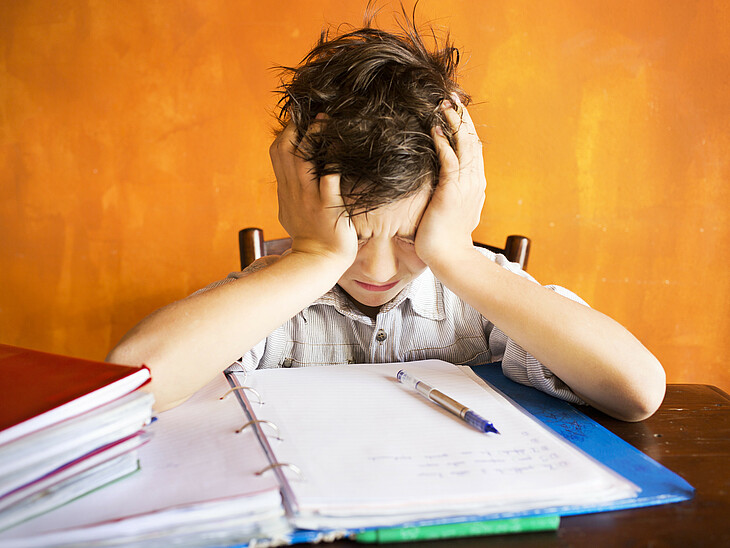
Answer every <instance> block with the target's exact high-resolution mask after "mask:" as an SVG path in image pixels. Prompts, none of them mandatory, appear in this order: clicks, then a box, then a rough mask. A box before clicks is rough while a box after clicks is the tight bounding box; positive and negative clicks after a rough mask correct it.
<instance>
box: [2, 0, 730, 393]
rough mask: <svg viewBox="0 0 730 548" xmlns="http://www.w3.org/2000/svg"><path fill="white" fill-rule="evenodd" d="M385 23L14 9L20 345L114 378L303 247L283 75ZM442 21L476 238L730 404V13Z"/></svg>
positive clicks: (11, 306)
mask: <svg viewBox="0 0 730 548" xmlns="http://www.w3.org/2000/svg"><path fill="white" fill-rule="evenodd" d="M364 4H365V1H364V0H363V1H362V2H343V1H342V0H338V1H334V0H331V1H325V0H318V1H312V2H294V1H291V2H275V3H271V2H268V3H267V2H261V1H258V0H257V1H240V0H236V1H233V0H232V1H228V2H211V1H207V0H198V1H192V0H167V1H158V2H149V1H146V0H138V1H133V2H82V1H76V2H74V1H64V2H60V1H59V2H54V1H51V0H48V1H31V0H27V1H24V2H2V3H0V184H1V188H0V242H1V243H0V342H4V343H10V344H16V345H21V346H28V347H33V348H39V349H44V350H48V351H55V352H61V353H68V354H72V355H78V356H84V357H90V358H103V357H104V355H105V354H106V351H107V350H108V349H109V348H110V347H111V346H112V345H113V344H114V343H115V342H116V341H117V340H118V339H119V337H120V336H121V335H122V334H123V333H124V332H125V331H126V330H127V329H129V328H130V327H131V326H132V325H133V324H134V323H136V322H137V321H138V320H139V319H141V318H142V317H143V316H144V315H146V314H148V313H149V312H151V311H152V310H153V309H155V308H157V307H159V306H161V305H163V304H165V303H167V302H170V301H171V300H174V299H177V298H180V297H183V296H185V295H187V294H189V293H190V292H192V291H193V290H195V289H197V288H199V287H201V286H203V285H205V284H207V283H208V282H210V281H212V280H215V279H218V278H221V277H223V276H225V275H226V274H227V273H228V272H229V271H231V270H234V269H235V268H236V266H237V264H238V255H237V254H238V252H237V248H236V231H237V230H238V228H240V227H244V226H248V225H259V226H262V227H264V228H265V229H266V230H267V232H268V233H269V235H271V236H279V235H282V234H283V232H282V229H281V228H280V227H279V226H278V224H277V221H276V205H275V188H274V185H273V184H272V181H273V174H272V171H271V168H270V166H269V161H268V153H267V148H268V145H269V141H270V138H271V137H270V128H271V125H272V119H271V111H272V108H273V105H274V96H273V95H272V94H271V92H270V90H272V89H273V88H274V87H275V85H276V77H275V73H274V72H272V71H271V70H270V69H269V68H270V67H271V66H272V65H273V64H275V63H282V64H292V63H296V62H297V61H298V60H299V59H300V58H301V56H302V55H303V54H304V53H306V51H307V50H308V48H309V47H310V46H311V45H312V43H313V41H314V39H315V38H316V36H317V35H318V33H319V30H320V28H321V26H322V24H323V23H324V22H330V23H338V22H341V21H343V20H346V21H350V22H353V23H358V22H359V21H361V14H362V10H363V6H364ZM381 4H382V2H381ZM419 13H420V16H421V18H422V19H435V20H436V22H437V23H438V24H442V25H449V26H450V27H451V30H452V33H453V35H454V37H455V38H456V41H457V45H459V46H460V47H461V48H462V49H463V54H464V55H463V57H462V58H463V60H464V61H465V62H464V65H463V79H462V82H463V84H464V86H465V87H466V89H468V90H469V91H470V92H471V93H472V95H473V96H474V98H475V100H476V102H477V104H475V105H474V107H473V108H472V109H471V111H472V115H473V116H474V117H475V118H477V120H478V122H479V123H480V124H481V128H480V131H481V134H482V138H483V140H484V141H485V142H486V143H487V147H486V161H487V175H488V181H489V189H488V198H487V205H486V207H485V210H484V214H483V218H482V224H481V226H480V227H479V229H478V230H477V232H476V234H475V236H476V237H477V238H479V239H482V240H487V241H502V240H503V238H504V237H505V236H506V235H507V234H509V233H525V234H528V235H530V236H531V237H532V238H533V240H534V251H533V255H532V257H531V260H530V265H529V266H530V268H529V269H530V271H531V272H532V273H533V274H534V275H535V276H536V277H537V278H538V279H539V280H541V281H542V282H544V283H559V284H561V285H564V286H566V287H569V288H571V289H573V290H575V291H576V292H577V293H578V294H580V295H582V296H583V297H584V298H585V299H586V300H588V301H589V302H590V303H591V304H592V305H593V306H594V307H596V308H598V309H599V310H602V311H604V312H606V313H608V314H609V315H611V316H613V317H615V318H616V319H618V320H619V321H620V322H622V323H623V324H625V325H626V326H627V327H629V329H630V330H631V331H632V332H634V333H635V334H636V335H637V336H638V337H639V338H640V339H641V340H642V341H644V342H645V344H646V345H647V346H648V347H649V348H650V349H651V350H652V351H653V352H654V353H655V354H656V355H657V356H658V357H659V358H660V359H661V360H662V361H663V363H664V364H665V367H666V368H667V370H668V375H669V380H670V381H674V382H684V381H690V382H707V383H713V384H717V385H720V386H722V387H724V388H725V389H726V390H728V389H730V373H728V368H727V367H726V365H725V361H724V360H725V357H726V356H730V321H729V319H728V318H729V317H730V314H728V310H729V309H730V299H729V295H730V287H729V286H730V277H729V276H728V274H727V267H728V263H729V261H728V259H730V241H729V240H730V227H729V224H730V213H729V212H730V207H729V206H730V199H729V197H728V193H729V191H728V182H729V179H730V174H729V171H730V170H729V164H730V160H728V158H729V157H730V136H729V135H728V128H730V107H729V106H728V97H730V89H729V84H728V83H729V82H730V28H728V26H729V23H728V21H729V20H730V9H729V8H728V3H727V2H721V1H716V2H712V1H710V0H707V1H705V0H702V1H695V2H692V1H683V2H665V1H663V0H643V1H642V0H638V1H637V0H622V1H617V2H607V1H602V2H598V1H593V2H586V1H584V0H565V1H547V2H532V1H524V2H517V1H515V2H507V1H490V2H471V1H468V2H467V1H463V2H460V1H446V0H439V1H436V0H423V1H422V2H421V3H420V6H419ZM389 14H390V8H388V7H386V9H385V10H384V17H383V18H382V19H383V21H384V22H388V23H389V22H390V20H391V19H390V15H389Z"/></svg>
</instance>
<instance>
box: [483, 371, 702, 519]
mask: <svg viewBox="0 0 730 548" xmlns="http://www.w3.org/2000/svg"><path fill="white" fill-rule="evenodd" d="M472 369H473V370H474V372H475V373H476V374H477V375H479V377H481V378H482V379H484V380H485V381H487V382H488V383H489V384H491V385H492V386H493V387H495V388H496V389H497V390H499V391H501V392H502V393H503V394H504V395H506V396H507V397H509V398H511V399H512V400H513V401H514V402H515V403H517V404H518V405H520V406H521V407H522V408H523V409H525V410H526V411H527V412H529V413H530V414H532V415H533V416H534V417H535V418H537V419H539V420H540V421H541V422H542V423H543V424H545V425H546V426H548V427H549V428H551V429H552V430H554V431H555V432H557V433H558V434H560V435H561V436H562V437H564V438H565V439H567V440H568V441H570V442H571V443H573V445H575V446H577V447H579V448H580V449H581V450H582V451H584V452H585V453H587V454H589V455H590V456H592V457H593V458H594V459H596V460H598V461H600V462H602V463H603V464H604V465H606V466H608V467H609V468H611V469H612V470H614V471H615V472H617V473H618V474H620V475H622V476H623V477H625V478H626V479H628V480H629V481H631V482H633V483H634V484H635V485H637V486H638V487H640V488H641V492H640V493H639V494H638V496H636V497H633V498H630V499H624V500H618V501H614V502H611V504H610V505H607V506H599V507H591V508H585V507H570V506H566V507H561V508H558V509H557V512H556V513H558V514H560V515H563V516H569V515H574V514H586V513H591V512H602V511H606V510H620V509H624V508H639V507H643V506H655V505H658V504H667V503H670V502H679V501H682V500H687V499H691V498H692V497H693V495H694V488H693V487H692V486H691V485H690V484H689V483H687V482H686V481H685V480H684V479H683V478H681V477H680V476H678V475H677V474H675V473H674V472H672V471H671V470H668V469H667V468H665V467H664V466H662V465H661V464H659V463H658V462H656V461H655V460H653V459H651V458H650V457H648V456H647V455H645V454H644V453H642V452H641V451H639V450H638V449H636V448H635V447H634V446H633V445H631V444H629V443H627V442H625V441H624V440H622V439H621V438H619V437H618V436H617V435H616V434H614V433H612V432H610V431H609V430H607V429H605V428H604V427H603V426H601V425H600V424H598V423H597V422H596V421H594V420H593V419H591V418H590V417H587V416H586V415H584V414H583V413H581V412H580V411H579V410H578V409H576V408H575V407H573V406H572V405H570V404H569V403H567V402H564V401H562V400H559V399H557V398H553V397H552V396H548V395H547V394H545V393H543V392H540V391H539V390H535V389H534V388H531V387H529V386H523V385H521V384H519V383H516V382H514V381H511V380H510V379H508V378H507V377H505V376H504V374H503V373H502V367H501V364H499V363H495V364H488V365H479V366H476V367H473V368H472Z"/></svg>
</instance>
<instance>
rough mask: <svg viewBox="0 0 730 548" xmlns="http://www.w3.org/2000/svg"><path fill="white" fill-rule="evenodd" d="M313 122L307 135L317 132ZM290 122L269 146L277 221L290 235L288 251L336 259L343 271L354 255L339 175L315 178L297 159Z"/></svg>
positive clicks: (353, 235) (354, 240)
mask: <svg viewBox="0 0 730 548" xmlns="http://www.w3.org/2000/svg"><path fill="white" fill-rule="evenodd" d="M317 125H318V122H317V121H315V122H314V123H313V124H312V125H311V126H310V127H309V129H308V130H307V134H306V135H305V136H304V139H306V138H307V135H310V134H311V133H312V132H316V131H317ZM295 138H296V128H295V127H294V124H293V123H290V124H289V125H288V126H287V127H286V128H285V129H284V131H282V132H281V133H280V134H279V136H278V137H277V138H276V139H275V140H274V142H273V143H272V144H271V147H270V148H269V155H270V156H271V163H272V165H273V167H274V174H275V175H276V182H277V196H278V199H279V222H280V223H281V225H282V226H283V227H284V229H285V230H286V231H287V233H288V234H289V236H291V238H292V253H296V254H299V253H306V254H312V255H313V256H322V257H325V258H328V259H337V260H338V261H341V262H342V268H343V272H344V271H345V270H346V269H347V268H349V266H350V265H351V264H352V263H353V261H354V260H355V256H356V255H357V249H358V246H357V232H356V231H355V228H354V226H353V225H352V223H351V222H350V219H349V216H348V215H347V211H346V210H345V205H344V203H343V201H342V196H341V194H340V176H339V174H333V175H327V176H325V177H322V178H321V179H317V177H316V175H314V166H313V165H312V164H310V163H308V162H306V161H305V160H303V159H302V158H301V156H300V155H299V154H298V153H297V150H296V147H295V145H294V142H295Z"/></svg>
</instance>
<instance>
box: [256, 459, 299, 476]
mask: <svg viewBox="0 0 730 548" xmlns="http://www.w3.org/2000/svg"><path fill="white" fill-rule="evenodd" d="M284 467H286V468H289V469H291V470H293V471H294V472H295V473H296V475H297V476H299V478H300V479H301V478H302V477H303V475H302V471H301V470H300V468H299V467H298V466H297V465H296V464H290V463H288V462H275V463H274V464H269V465H268V466H267V467H266V468H262V469H261V470H259V471H258V472H256V475H257V476H261V475H263V474H265V473H266V472H268V471H269V470H273V469H274V468H284Z"/></svg>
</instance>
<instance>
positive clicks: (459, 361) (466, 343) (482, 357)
mask: <svg viewBox="0 0 730 548" xmlns="http://www.w3.org/2000/svg"><path fill="white" fill-rule="evenodd" d="M402 358H403V361H409V362H410V361H418V360H434V359H436V360H443V361H445V362H449V363H453V364H456V365H479V364H484V363H489V362H491V361H492V353H491V352H490V351H489V346H488V345H487V341H486V339H485V338H484V336H483V335H475V336H463V337H458V338H457V339H455V340H454V341H453V342H449V343H446V344H439V342H438V341H435V344H433V345H431V346H423V347H420V348H412V349H410V350H407V351H406V352H404V353H403V356H402Z"/></svg>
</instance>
